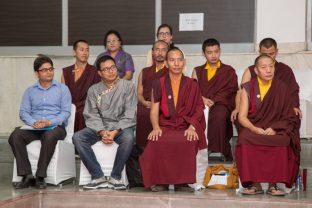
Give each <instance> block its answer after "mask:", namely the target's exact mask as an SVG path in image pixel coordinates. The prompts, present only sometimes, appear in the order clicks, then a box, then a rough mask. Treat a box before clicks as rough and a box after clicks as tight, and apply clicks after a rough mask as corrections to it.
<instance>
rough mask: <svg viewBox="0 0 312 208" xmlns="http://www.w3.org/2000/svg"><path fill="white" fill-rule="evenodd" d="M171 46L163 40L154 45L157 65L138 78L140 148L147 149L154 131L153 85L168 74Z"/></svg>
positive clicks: (144, 70) (143, 72)
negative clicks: (151, 112) (167, 65)
mask: <svg viewBox="0 0 312 208" xmlns="http://www.w3.org/2000/svg"><path fill="white" fill-rule="evenodd" d="M168 48H169V45H168V44H167V43H166V42H165V41H162V40H158V41H156V42H155V43H154V44H153V48H152V51H153V57H154V60H155V64H153V65H152V66H150V67H146V68H144V69H142V71H141V72H140V74H139V78H138V88H137V91H138V101H139V102H138V114H137V124H138V125H137V129H136V143H137V145H139V146H140V147H145V146H146V144H147V141H148V140H147V137H148V134H149V133H150V132H151V131H152V129H153V128H152V124H151V123H150V108H151V94H152V83H153V81H154V80H156V79H158V78H160V77H162V76H164V75H165V74H167V73H168V69H167V67H166V66H165V60H166V54H167V51H168Z"/></svg>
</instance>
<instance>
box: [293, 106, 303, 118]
mask: <svg viewBox="0 0 312 208" xmlns="http://www.w3.org/2000/svg"><path fill="white" fill-rule="evenodd" d="M294 111H295V114H296V116H299V118H300V119H302V112H301V110H300V109H299V108H294Z"/></svg>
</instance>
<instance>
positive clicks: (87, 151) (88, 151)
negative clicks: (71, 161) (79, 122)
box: [73, 127, 134, 180]
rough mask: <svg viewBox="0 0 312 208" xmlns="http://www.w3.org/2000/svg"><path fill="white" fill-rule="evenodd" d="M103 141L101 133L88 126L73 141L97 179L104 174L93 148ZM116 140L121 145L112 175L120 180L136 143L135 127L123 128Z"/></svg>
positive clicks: (77, 133) (93, 177) (85, 163)
mask: <svg viewBox="0 0 312 208" xmlns="http://www.w3.org/2000/svg"><path fill="white" fill-rule="evenodd" d="M98 141H101V137H100V135H99V134H98V133H97V132H96V131H94V130H92V129H90V128H88V127H86V128H84V129H82V130H80V131H78V132H76V133H75V134H74V136H73V143H74V145H75V147H76V150H77V151H78V154H79V156H80V159H81V160H82V162H83V164H84V165H85V166H86V168H87V169H88V171H89V173H90V174H91V178H92V180H93V179H97V178H100V177H102V176H104V173H103V171H102V169H101V166H100V164H99V163H98V161H97V159H96V157H95V154H94V152H93V150H92V148H91V146H92V145H94V144H95V143H96V142H98ZM114 141H115V142H116V143H117V144H118V145H119V146H118V149H117V153H116V158H115V161H114V167H113V170H112V173H111V177H113V178H115V179H117V180H120V179H121V172H122V170H123V168H124V166H125V163H126V161H127V160H128V158H129V156H130V153H131V151H132V147H133V145H134V128H132V127H130V128H126V129H123V130H121V131H120V132H119V133H118V134H117V136H116V137H115V139H114Z"/></svg>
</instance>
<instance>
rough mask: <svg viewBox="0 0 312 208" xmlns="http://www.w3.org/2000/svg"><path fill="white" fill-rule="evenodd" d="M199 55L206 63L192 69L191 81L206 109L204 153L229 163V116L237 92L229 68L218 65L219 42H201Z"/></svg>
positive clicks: (213, 40)
mask: <svg viewBox="0 0 312 208" xmlns="http://www.w3.org/2000/svg"><path fill="white" fill-rule="evenodd" d="M202 51H203V54H204V56H205V58H206V60H207V62H206V63H205V64H204V65H202V66H198V67H196V68H195V69H194V71H193V74H192V77H193V78H195V79H197V80H198V83H199V86H200V89H201V93H202V95H203V101H204V104H205V105H206V106H208V107H209V116H208V128H207V130H208V136H207V137H208V150H209V151H210V152H220V153H222V154H223V155H224V156H225V158H226V159H227V160H230V161H231V160H232V151H231V145H230V139H231V138H232V136H233V127H232V123H231V120H230V119H231V118H230V116H231V112H232V110H233V109H234V104H235V94H236V91H237V89H238V86H237V76H236V73H235V70H234V69H233V67H231V66H230V65H226V64H224V63H222V62H221V60H220V55H221V49H220V43H219V41H217V40H216V39H213V38H210V39H207V40H205V41H204V43H203V45H202Z"/></svg>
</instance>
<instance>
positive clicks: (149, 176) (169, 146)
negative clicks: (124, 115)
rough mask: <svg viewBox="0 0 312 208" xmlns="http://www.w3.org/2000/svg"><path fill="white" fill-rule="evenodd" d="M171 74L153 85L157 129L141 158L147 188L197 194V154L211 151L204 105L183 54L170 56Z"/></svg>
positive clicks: (153, 119) (153, 118) (175, 50)
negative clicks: (170, 186) (186, 69)
mask: <svg viewBox="0 0 312 208" xmlns="http://www.w3.org/2000/svg"><path fill="white" fill-rule="evenodd" d="M166 60H167V64H168V68H169V73H168V74H167V75H165V76H163V77H161V78H160V79H158V80H156V81H155V82H154V83H153V89H152V102H151V113H150V117H151V123H152V126H153V130H152V131H151V133H150V134H149V136H148V140H149V141H148V144H147V146H146V148H145V151H144V153H143V154H142V156H141V157H140V165H141V170H142V176H143V181H144V186H145V187H146V188H151V190H152V191H163V190H168V184H174V185H175V190H176V191H194V189H192V188H190V187H188V186H187V184H193V183H195V182H196V154H197V151H198V149H204V148H207V144H206V139H205V133H204V129H205V118H204V103H203V101H202V98H201V93H200V89H199V86H198V83H197V82H196V80H194V79H191V78H188V77H186V76H184V75H183V74H182V71H183V68H184V66H185V59H184V55H183V52H182V51H181V50H180V49H178V48H175V47H174V48H171V49H169V51H168V53H167V58H166Z"/></svg>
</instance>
